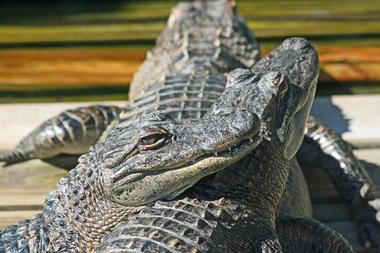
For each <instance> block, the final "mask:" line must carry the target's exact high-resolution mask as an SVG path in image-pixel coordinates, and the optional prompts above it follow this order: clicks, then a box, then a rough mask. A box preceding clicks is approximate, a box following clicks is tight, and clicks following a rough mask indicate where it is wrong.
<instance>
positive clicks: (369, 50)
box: [0, 0, 380, 103]
mask: <svg viewBox="0 0 380 253" xmlns="http://www.w3.org/2000/svg"><path fill="white" fill-rule="evenodd" d="M176 2H177V1H171V0H164V1H141V0H140V1H126V0H125V1H121V0H113V1H94V0H91V1H90V0H87V1H86V0H75V1H74V0H72V1H63V0H60V1H58V0H57V1H42V0H41V1H31V0H29V1H27V0H24V1H17V0H16V1H15V0H13V1H4V0H3V1H1V2H0V103H9V102H51V101H89V100H90V101H92V100H126V99H127V97H128V85H129V83H130V81H131V78H132V76H133V73H135V72H136V70H137V69H138V66H139V65H140V64H141V62H142V61H143V60H144V58H145V54H146V51H147V50H149V49H151V48H152V47H153V46H154V41H155V39H156V37H157V36H158V35H159V34H160V32H161V31H162V30H163V29H164V28H165V26H166V19H167V17H168V15H169V13H170V10H171V8H172V7H173V6H175V4H176ZM237 6H238V13H239V14H240V15H241V16H243V17H244V18H245V19H246V20H247V23H248V26H249V27H250V28H251V29H252V30H253V31H254V34H255V36H256V37H257V39H258V40H259V42H260V43H261V49H262V54H263V55H265V54H266V53H268V52H269V51H270V50H272V49H273V48H275V47H276V46H277V45H279V43H281V41H282V40H283V39H285V38H287V37H290V36H302V37H306V38H307V39H309V40H311V41H312V42H313V43H314V45H315V46H316V47H317V49H318V51H319V53H320V59H321V63H322V69H321V77H320V84H319V88H318V91H317V95H329V94H363V93H380V85H379V84H380V1H379V0H334V1H330V0H329V1H327V0H321V1H316V0H266V1H259V0H257V1H248V0H240V1H239V0H238V1H237Z"/></svg>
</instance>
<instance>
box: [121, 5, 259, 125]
mask: <svg viewBox="0 0 380 253" xmlns="http://www.w3.org/2000/svg"><path fill="white" fill-rule="evenodd" d="M258 59H259V50H258V44H257V43H256V41H255V40H254V39H253V36H252V34H251V33H250V31H249V30H248V29H247V27H246V25H245V24H244V22H243V21H242V20H241V18H240V17H238V16H237V15H236V13H235V11H234V4H233V3H232V2H230V1H226V0H218V1H195V2H193V3H179V4H178V5H177V7H176V8H175V9H174V10H173V11H172V14H171V16H170V18H169V20H168V27H167V28H166V30H164V31H163V33H162V34H161V37H160V38H159V39H158V41H157V45H156V47H155V48H154V49H153V51H152V52H149V53H148V54H147V59H146V60H145V62H144V63H143V65H142V66H141V67H140V69H139V71H138V72H137V73H136V75H135V77H134V79H133V81H132V84H131V91H130V100H131V101H132V102H131V103H130V104H129V106H128V109H127V113H126V114H125V115H124V118H126V119H130V118H131V117H134V116H136V115H138V114H140V113H141V112H143V111H145V110H147V109H156V110H159V111H161V112H164V113H167V114H169V115H170V116H172V117H173V118H175V119H199V118H200V117H202V116H203V114H204V113H205V112H206V111H207V110H208V109H209V108H210V107H211V105H212V104H213V103H214V102H215V100H216V99H217V98H218V97H219V96H220V95H221V93H222V92H223V90H224V88H225V83H226V80H225V78H226V77H225V73H226V72H229V71H231V70H233V69H235V68H239V67H243V68H249V67H252V66H253V65H254V64H255V63H256V61H257V60H258Z"/></svg>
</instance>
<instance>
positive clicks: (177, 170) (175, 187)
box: [112, 131, 262, 206]
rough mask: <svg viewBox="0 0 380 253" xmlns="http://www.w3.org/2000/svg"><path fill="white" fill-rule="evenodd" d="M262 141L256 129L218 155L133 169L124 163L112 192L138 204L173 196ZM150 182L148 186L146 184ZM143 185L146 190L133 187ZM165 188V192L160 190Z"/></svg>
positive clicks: (120, 199) (125, 202) (122, 200)
mask: <svg viewBox="0 0 380 253" xmlns="http://www.w3.org/2000/svg"><path fill="white" fill-rule="evenodd" d="M261 141H262V134H261V132H260V131H259V132H258V133H256V135H255V136H254V137H251V138H246V139H243V140H241V141H239V142H237V143H235V144H234V145H232V146H230V147H229V148H227V149H226V150H224V151H220V152H218V153H217V155H216V154H215V153H214V152H209V153H207V154H205V155H202V156H199V157H198V158H196V159H195V160H193V161H190V162H188V163H186V164H181V165H176V166H172V167H166V168H164V167H160V168H154V169H151V170H149V171H141V170H138V171H133V172H132V173H131V170H130V167H125V168H123V169H121V170H119V171H118V175H117V176H116V177H115V181H114V187H113V190H112V191H113V194H112V195H113V196H118V197H117V198H116V199H115V201H116V202H118V203H120V204H122V205H128V206H141V205H146V204H149V203H151V202H153V201H155V200H156V199H157V198H162V196H165V198H167V199H172V198H174V197H176V196H178V195H180V194H181V193H182V192H184V191H185V190H186V189H188V188H190V187H191V186H193V185H194V184H195V183H196V182H198V181H199V180H200V179H202V178H203V177H206V176H208V175H210V174H213V173H215V172H218V171H220V170H222V169H224V168H226V167H227V166H229V165H231V164H233V163H235V162H236V161H238V160H240V159H241V158H243V157H244V156H246V155H247V154H249V153H250V152H251V151H252V150H254V149H255V148H256V147H257V146H258V145H259V144H260V143H261ZM147 185H149V186H150V187H149V188H148V187H146V186H147ZM142 187H143V188H144V189H145V191H144V192H142V191H140V192H139V191H136V190H135V189H139V188H142ZM163 191H164V192H163Z"/></svg>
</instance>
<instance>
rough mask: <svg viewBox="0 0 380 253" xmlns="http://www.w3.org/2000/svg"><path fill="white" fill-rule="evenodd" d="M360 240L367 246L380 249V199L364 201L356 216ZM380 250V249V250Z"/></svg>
mask: <svg viewBox="0 0 380 253" xmlns="http://www.w3.org/2000/svg"><path fill="white" fill-rule="evenodd" d="M356 223H357V228H358V239H359V242H360V243H361V244H362V245H363V246H364V247H365V248H377V249H380V199H379V198H378V199H375V200H371V201H369V202H368V203H363V204H362V205H361V208H360V209H359V211H358V215H357V218H356ZM378 252H380V251H378Z"/></svg>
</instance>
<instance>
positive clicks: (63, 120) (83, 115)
mask: <svg viewBox="0 0 380 253" xmlns="http://www.w3.org/2000/svg"><path fill="white" fill-rule="evenodd" d="M119 113H120V108H118V107H115V106H103V105H97V106H89V107H79V108H76V109H70V110H67V111H64V112H62V113H60V114H59V115H57V116H55V117H53V118H51V119H49V120H47V121H45V122H43V123H42V124H41V125H40V126H39V127H38V128H36V129H35V130H34V131H33V132H31V133H30V134H29V135H28V136H26V137H25V138H24V139H22V140H21V141H20V142H19V144H18V145H17V146H16V147H15V149H13V150H12V151H9V152H7V153H0V161H3V160H4V161H6V163H7V164H8V165H9V164H12V163H16V162H21V161H25V160H29V159H33V158H41V159H44V158H51V157H54V156H56V155H59V154H73V155H76V154H83V153H87V152H88V148H89V147H90V146H92V145H94V144H95V143H96V142H97V140H98V139H99V137H100V136H101V135H102V133H103V132H104V130H106V128H107V127H108V125H109V124H110V123H111V122H112V121H114V120H116V119H118V115H119Z"/></svg>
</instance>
